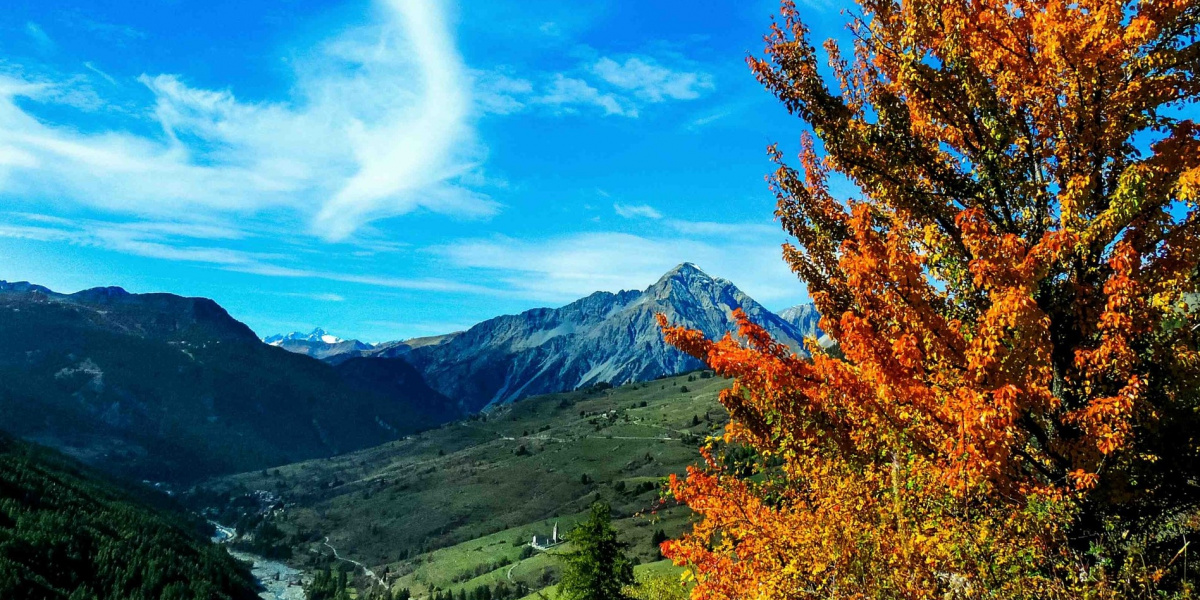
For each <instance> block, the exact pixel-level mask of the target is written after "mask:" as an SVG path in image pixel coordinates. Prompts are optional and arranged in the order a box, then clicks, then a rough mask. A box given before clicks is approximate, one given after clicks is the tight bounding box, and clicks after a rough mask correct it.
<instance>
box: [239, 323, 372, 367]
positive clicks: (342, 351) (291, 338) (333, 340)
mask: <svg viewBox="0 0 1200 600" xmlns="http://www.w3.org/2000/svg"><path fill="white" fill-rule="evenodd" d="M262 341H263V343H265V344H267V345H269V346H277V347H279V348H283V349H284V350H287V351H289V352H294V353H296V354H304V355H307V356H311V357H313V358H319V359H321V360H326V359H330V358H334V357H339V356H346V355H361V354H363V353H365V352H367V351H369V350H371V349H372V348H374V346H372V345H371V344H366V343H363V342H360V341H358V340H343V339H342V338H340V337H337V336H335V335H330V334H329V333H326V331H325V330H324V329H321V328H320V327H318V328H316V329H313V330H312V331H311V332H309V333H302V332H299V331H296V332H293V333H289V334H286V335H272V336H267V337H265V338H263V339H262Z"/></svg>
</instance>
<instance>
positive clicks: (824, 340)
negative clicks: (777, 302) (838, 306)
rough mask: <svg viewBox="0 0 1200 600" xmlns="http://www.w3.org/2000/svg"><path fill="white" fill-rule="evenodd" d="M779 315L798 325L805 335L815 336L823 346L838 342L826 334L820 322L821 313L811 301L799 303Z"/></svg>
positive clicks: (827, 346) (826, 346) (798, 328)
mask: <svg viewBox="0 0 1200 600" xmlns="http://www.w3.org/2000/svg"><path fill="white" fill-rule="evenodd" d="M779 317H780V318H781V319H783V320H785V321H787V322H788V323H791V324H792V325H794V326H795V327H796V329H797V330H799V331H800V333H802V334H804V337H806V338H807V337H815V338H817V343H819V344H821V346H822V347H825V348H829V347H831V346H833V345H835V344H836V342H834V341H833V338H831V337H829V336H828V335H826V333H825V332H824V331H822V330H821V327H820V326H819V325H818V323H820V322H821V313H819V312H817V307H816V305H814V304H812V303H811V302H810V303H808V304H797V305H796V306H793V307H791V308H789V309H786V310H784V311H783V312H781V313H779Z"/></svg>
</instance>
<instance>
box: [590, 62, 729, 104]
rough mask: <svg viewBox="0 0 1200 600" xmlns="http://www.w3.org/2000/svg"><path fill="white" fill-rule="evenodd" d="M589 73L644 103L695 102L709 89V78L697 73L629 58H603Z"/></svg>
mask: <svg viewBox="0 0 1200 600" xmlns="http://www.w3.org/2000/svg"><path fill="white" fill-rule="evenodd" d="M591 70H592V72H593V73H595V74H596V75H598V76H599V77H600V78H601V79H603V80H604V81H607V82H608V83H610V84H612V85H614V86H616V87H618V88H620V89H622V90H626V91H628V92H630V93H632V94H633V95H634V96H635V97H636V98H638V99H640V100H644V101H646V102H663V101H665V100H695V99H696V98H699V97H700V94H701V93H703V92H704V91H707V90H711V89H713V78H712V76H711V75H709V74H708V73H704V72H699V71H676V70H672V69H668V68H666V67H664V66H662V65H660V64H658V63H657V62H656V61H654V60H653V59H650V58H646V57H638V56H631V57H629V58H626V59H625V61H624V62H617V61H615V60H613V59H611V58H608V57H604V58H601V59H600V60H598V61H596V63H595V64H593V65H592V67H591Z"/></svg>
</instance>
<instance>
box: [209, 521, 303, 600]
mask: <svg viewBox="0 0 1200 600" xmlns="http://www.w3.org/2000/svg"><path fill="white" fill-rule="evenodd" d="M213 526H214V527H216V529H217V532H216V534H214V535H213V541H214V542H216V543H218V544H223V543H225V542H228V541H229V540H231V539H233V536H234V531H233V530H232V529H230V528H228V527H225V526H224V525H221V524H219V523H213ZM226 550H228V551H229V554H230V556H233V557H234V558H236V559H238V560H240V561H244V562H248V563H250V564H251V565H252V566H251V567H250V573H251V574H252V575H254V578H255V579H257V580H258V583H259V584H260V585H262V587H263V591H262V592H261V593H259V594H258V597H259V598H262V599H263V600H306V598H305V596H304V577H303V575H304V574H303V573H302V572H301V571H300V570H298V569H293V568H291V567H289V566H287V565H285V564H283V563H281V562H279V561H275V560H269V559H266V558H263V557H261V556H257V555H254V554H250V553H248V552H241V551H238V550H234V549H232V548H226Z"/></svg>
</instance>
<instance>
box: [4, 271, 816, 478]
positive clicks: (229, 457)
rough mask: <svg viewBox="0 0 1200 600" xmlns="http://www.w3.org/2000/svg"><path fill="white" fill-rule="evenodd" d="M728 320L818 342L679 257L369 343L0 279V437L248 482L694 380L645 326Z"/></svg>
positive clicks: (791, 317)
mask: <svg viewBox="0 0 1200 600" xmlns="http://www.w3.org/2000/svg"><path fill="white" fill-rule="evenodd" d="M737 308H741V309H743V310H745V311H746V313H747V314H748V315H749V316H750V318H751V319H753V320H754V321H755V322H757V323H759V324H760V325H763V326H764V327H765V328H766V329H767V330H768V331H770V332H771V334H772V335H773V336H774V337H775V338H776V339H777V340H779V341H781V342H783V343H785V344H787V345H789V346H791V347H792V348H794V349H796V350H797V351H798V352H802V351H803V343H802V340H803V339H804V338H805V337H806V336H818V337H820V336H821V332H820V330H819V329H818V328H817V324H816V323H817V320H818V319H819V317H818V315H817V314H816V311H815V310H814V309H813V308H812V307H811V306H800V307H795V308H793V309H789V310H788V311H785V312H784V313H783V315H776V314H774V313H772V312H770V311H768V310H767V309H765V308H764V307H763V306H762V305H760V304H758V303H757V302H755V301H754V300H753V299H752V298H750V297H749V296H747V295H746V294H745V293H743V292H742V291H741V290H739V289H738V288H737V287H736V286H735V285H734V284H733V283H731V282H729V281H727V280H724V279H721V278H716V277H711V276H709V275H707V274H706V273H704V272H703V271H701V270H700V269H698V268H697V267H696V266H695V265H692V264H690V263H684V264H682V265H679V266H678V267H676V268H675V269H672V270H671V271H669V272H668V273H666V274H665V275H663V276H662V277H661V278H660V279H659V280H658V281H657V282H655V283H654V284H653V285H651V286H649V287H648V288H646V289H644V290H630V291H621V292H616V293H610V292H596V293H594V294H591V295H589V296H587V297H585V298H581V299H579V300H577V301H575V302H572V303H570V304H567V305H566V306H563V307H560V308H538V309H533V310H528V311H525V312H522V313H520V314H516V315H505V316H501V317H496V318H494V319H489V320H487V321H484V322H482V323H479V324H477V325H475V326H473V327H471V328H469V329H467V330H466V331H461V332H455V333H450V334H446V335H442V336H433V337H425V338H417V339H411V340H405V341H400V342H389V343H383V344H378V345H371V344H365V343H362V342H359V341H357V340H343V339H341V338H338V337H336V336H333V335H330V334H329V333H327V332H325V331H324V330H321V329H316V330H314V331H312V332H309V333H295V334H289V335H279V336H271V337H267V338H265V339H260V338H258V337H257V336H256V335H255V334H254V333H253V332H252V331H251V330H250V329H249V328H248V327H247V326H246V325H244V324H242V323H241V322H239V321H237V320H236V319H234V318H233V317H232V316H230V315H229V314H228V313H227V312H226V311H225V310H224V309H223V308H221V307H220V306H219V305H218V304H217V303H215V302H213V301H212V300H208V299H204V298H185V297H181V296H176V295H172V294H131V293H129V292H126V291H125V290H123V289H121V288H117V287H104V288H95V289H89V290H84V291H81V292H77V293H74V294H60V293H56V292H54V291H52V290H49V289H47V288H45V287H42V286H38V285H34V284H30V283H24V282H21V283H8V282H3V281H0V331H4V332H5V334H6V339H5V342H4V343H3V344H0V429H3V430H7V431H10V432H12V433H15V434H17V435H20V436H23V437H26V438H29V439H32V440H34V441H38V442H41V443H44V444H47V445H50V446H52V447H55V448H58V449H60V450H63V451H65V452H67V453H68V454H71V455H73V456H76V457H78V458H82V459H84V460H85V461H88V462H92V463H94V464H99V465H101V466H103V467H105V468H107V469H109V470H111V471H116V472H121V473H126V474H129V475H133V476H136V477H139V478H158V479H167V480H183V479H192V478H196V477H203V476H207V475H211V474H216V473H229V472H239V471H247V470H253V469H258V468H263V467H268V466H274V465H279V464H284V463H289V462H295V461H299V460H305V459H309V458H316V457H323V456H331V455H334V454H338V453H344V452H347V451H351V450H355V449H359V448H364V447H369V446H374V445H377V444H380V443H383V442H386V441H389V440H394V439H398V438H399V437H402V436H403V435H405V434H408V433H412V432H414V431H419V430H421V429H424V428H427V427H431V426H435V425H438V424H440V423H444V422H447V421H450V420H453V419H456V418H459V417H462V416H464V415H468V414H473V413H476V412H479V411H481V410H484V409H488V408H490V407H495V406H498V405H503V404H508V403H511V402H514V401H517V400H520V399H522V398H525V397H528V396H532V395H539V394H546V393H553V392H560V391H569V390H574V389H579V388H585V387H589V386H594V385H596V384H602V383H603V384H613V385H620V384H624V383H629V382H639V381H647V380H651V379H656V378H660V377H663V376H666V375H673V374H677V373H681V372H685V371H689V370H693V369H698V368H700V367H701V366H702V365H701V364H700V363H699V361H697V360H695V359H693V358H691V357H689V356H687V355H685V354H683V353H681V352H679V351H678V350H676V349H675V348H673V347H671V346H669V345H667V344H666V343H665V342H664V341H663V338H662V333H661V331H660V330H659V327H658V324H657V323H656V321H655V315H656V314H658V313H662V314H665V315H666V316H667V318H668V320H670V321H671V322H673V323H676V324H680V325H685V326H688V327H692V328H695V329H699V330H700V331H702V332H704V334H705V335H706V336H709V337H710V338H718V337H721V336H724V335H725V334H726V333H727V332H730V331H734V330H735V329H736V324H735V323H734V322H733V319H732V313H733V311H734V310H735V309H737ZM264 342H265V343H264ZM317 359H321V360H317Z"/></svg>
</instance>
